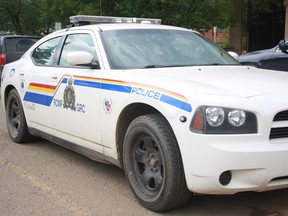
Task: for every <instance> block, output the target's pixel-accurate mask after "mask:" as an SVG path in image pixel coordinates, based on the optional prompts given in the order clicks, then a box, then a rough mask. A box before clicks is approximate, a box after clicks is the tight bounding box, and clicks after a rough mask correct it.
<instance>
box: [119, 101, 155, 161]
mask: <svg viewBox="0 0 288 216" xmlns="http://www.w3.org/2000/svg"><path fill="white" fill-rule="evenodd" d="M154 113H159V114H160V112H159V111H158V110H156V109H155V108H153V107H151V106H149V105H147V104H142V103H134V104H130V105H129V106H127V107H126V108H125V109H124V110H123V111H122V112H121V114H120V116H119V119H118V122H117V127H116V145H117V152H118V159H119V161H120V163H121V166H122V165H123V164H122V160H123V159H122V151H123V142H124V137H125V133H126V130H127V128H128V127H129V125H130V123H131V122H132V121H133V120H134V119H135V118H137V117H138V116H142V115H147V114H154Z"/></svg>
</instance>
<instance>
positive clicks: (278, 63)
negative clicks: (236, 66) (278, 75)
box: [239, 41, 288, 71]
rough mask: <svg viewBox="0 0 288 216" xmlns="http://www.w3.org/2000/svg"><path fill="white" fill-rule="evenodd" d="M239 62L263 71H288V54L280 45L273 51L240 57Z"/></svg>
mask: <svg viewBox="0 0 288 216" xmlns="http://www.w3.org/2000/svg"><path fill="white" fill-rule="evenodd" d="M283 42H285V41H283ZM280 43H281V42H280ZM239 62H240V63H241V64H243V65H252V66H255V67H258V68H263V69H271V70H280V71H288V53H287V51H286V52H285V51H284V52H283V51H282V50H281V49H280V48H279V45H277V46H275V47H273V48H271V49H265V50H259V51H254V52H250V53H247V54H243V55H240V57H239Z"/></svg>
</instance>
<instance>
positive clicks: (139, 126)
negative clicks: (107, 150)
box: [123, 114, 191, 211]
mask: <svg viewBox="0 0 288 216" xmlns="http://www.w3.org/2000/svg"><path fill="white" fill-rule="evenodd" d="M123 165H124V170H125V174H126V177H127V179H128V181H129V184H130V187H131V188H132V191H133V192H134V194H135V196H136V197H137V199H138V200H139V202H140V203H141V204H142V205H143V206H144V207H146V208H148V209H150V210H152V211H165V210H169V209H173V208H176V207H179V206H181V205H183V204H185V203H186V202H187V201H188V199H189V197H190V195H191V193H190V192H189V191H188V189H187V186H186V181H185V177H184V171H183V165H182V158H181V154H180V150H179V147H178V144H177V141H176V138H175V136H174V134H173V131H172V129H171V128H170V125H169V124H168V122H167V121H166V120H165V119H164V118H163V117H162V116H161V115H158V114H151V115H145V116H140V117H138V118H136V119H135V120H134V121H133V122H132V123H131V124H130V126H129V127H128V129H127V132H126V135H125V139H124V147H123Z"/></svg>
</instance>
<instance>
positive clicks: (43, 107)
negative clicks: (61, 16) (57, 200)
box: [1, 16, 288, 211]
mask: <svg viewBox="0 0 288 216" xmlns="http://www.w3.org/2000/svg"><path fill="white" fill-rule="evenodd" d="M139 21H141V23H138V19H136V18H133V19H131V18H121V17H117V18H115V17H93V16H75V17H71V22H72V23H74V25H75V26H74V27H69V28H67V29H63V30H60V31H57V32H54V33H52V34H50V35H48V36H46V37H44V38H42V39H41V40H39V41H38V42H36V43H35V44H34V45H33V46H32V47H31V48H30V49H29V50H28V51H27V52H26V53H25V54H24V56H23V57H22V58H21V59H19V60H18V61H15V62H13V63H10V64H6V65H5V67H4V70H3V78H2V88H1V98H2V100H1V101H2V105H3V106H4V108H5V112H6V121H7V128H8V132H9V135H10V137H11V139H12V140H13V141H14V142H16V143H25V142H29V141H30V140H31V139H33V137H34V136H40V137H43V138H45V139H47V140H50V141H52V142H55V143H57V144H59V145H62V146H64V147H67V148H69V149H72V150H74V151H77V152H79V153H82V154H84V155H86V156H88V157H89V158H91V159H94V160H98V161H101V162H105V163H110V164H114V165H116V166H119V167H120V168H123V169H124V172H125V174H126V177H127V180H128V182H129V185H130V187H131V189H132V191H133V193H134V194H135V197H136V198H137V199H138V201H139V202H140V204H142V205H143V206H144V207H146V208H148V209H150V210H153V211H164V210H169V209H173V208H176V207H179V206H181V205H183V204H185V203H186V202H187V200H188V199H189V197H190V195H191V192H193V193H198V194H234V193H237V192H242V191H267V190H273V189H281V188H287V187H288V166H287V164H288V103H287V102H285V101H287V99H288V91H287V85H288V73H275V72H273V71H270V70H262V69H259V68H255V67H251V68H250V67H247V66H242V65H240V64H239V62H238V61H236V60H235V59H234V58H233V57H232V56H230V55H229V54H228V53H227V52H225V51H224V50H222V49H221V48H219V47H218V46H217V45H215V44H214V43H212V42H211V41H209V40H207V39H205V38H204V37H203V36H201V35H200V34H198V33H196V32H194V31H192V30H189V29H185V28H180V27H175V26H166V25H161V24H159V22H160V21H159V20H157V19H156V20H146V19H142V20H141V19H140V20H139ZM90 22H92V24H93V25H92V24H91V25H90V24H89V25H84V26H77V25H80V24H84V23H86V24H87V23H90ZM107 22H108V23H109V24H107ZM113 22H114V23H113ZM94 23H97V24H94ZM149 23H150V24H149ZM153 23H155V24H153ZM157 23H158V24H157ZM284 46H286V45H284ZM287 47H288V46H287ZM287 47H286V48H287ZM79 168H81V167H79Z"/></svg>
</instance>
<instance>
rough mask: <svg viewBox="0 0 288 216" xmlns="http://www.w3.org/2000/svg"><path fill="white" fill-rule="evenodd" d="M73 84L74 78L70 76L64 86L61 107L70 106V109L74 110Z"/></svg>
mask: <svg viewBox="0 0 288 216" xmlns="http://www.w3.org/2000/svg"><path fill="white" fill-rule="evenodd" d="M73 84H74V79H73V77H72V76H71V77H70V78H69V79H68V84H67V86H66V87H65V90H64V94H63V100H64V101H63V102H64V103H63V107H64V108H66V109H68V108H70V109H71V110H74V111H76V106H75V97H76V96H75V90H74V87H73Z"/></svg>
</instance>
